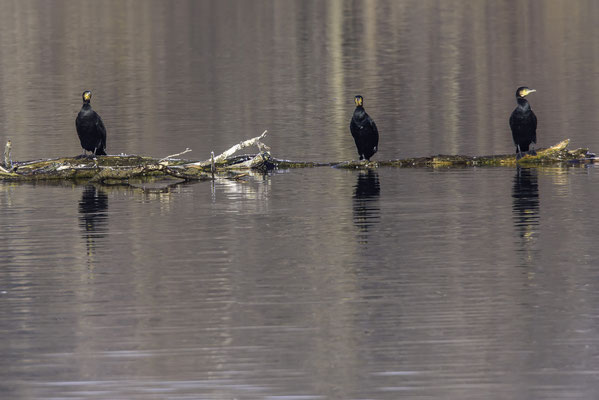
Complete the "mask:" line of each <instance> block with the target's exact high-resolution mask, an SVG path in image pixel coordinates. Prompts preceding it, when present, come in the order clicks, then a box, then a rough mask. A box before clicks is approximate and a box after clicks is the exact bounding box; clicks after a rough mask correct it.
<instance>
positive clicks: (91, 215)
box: [79, 185, 108, 255]
mask: <svg viewBox="0 0 599 400" xmlns="http://www.w3.org/2000/svg"><path fill="white" fill-rule="evenodd" d="M106 210H108V196H107V195H106V193H104V191H103V190H101V189H96V187H95V186H93V185H88V186H85V187H84V188H83V193H82V194H81V200H80V201H79V214H80V215H79V221H80V222H79V225H80V226H81V227H82V228H83V229H85V234H84V236H83V237H84V238H85V239H86V245H87V250H88V255H90V254H91V253H93V250H94V249H95V247H96V245H95V239H97V238H101V237H104V236H105V234H106V233H105V231H106V224H107V222H108V215H107V213H106Z"/></svg>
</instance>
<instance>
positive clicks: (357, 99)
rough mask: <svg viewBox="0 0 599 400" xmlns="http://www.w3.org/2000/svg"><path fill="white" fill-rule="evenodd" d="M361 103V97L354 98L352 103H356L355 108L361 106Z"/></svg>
mask: <svg viewBox="0 0 599 400" xmlns="http://www.w3.org/2000/svg"><path fill="white" fill-rule="evenodd" d="M362 101H363V100H362V98H361V97H356V98H355V99H354V102H355V103H356V106H358V107H359V106H361V105H362Z"/></svg>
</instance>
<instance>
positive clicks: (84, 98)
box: [83, 92, 92, 101]
mask: <svg viewBox="0 0 599 400" xmlns="http://www.w3.org/2000/svg"><path fill="white" fill-rule="evenodd" d="M91 98H92V94H91V92H85V93H83V100H85V101H90V100H91Z"/></svg>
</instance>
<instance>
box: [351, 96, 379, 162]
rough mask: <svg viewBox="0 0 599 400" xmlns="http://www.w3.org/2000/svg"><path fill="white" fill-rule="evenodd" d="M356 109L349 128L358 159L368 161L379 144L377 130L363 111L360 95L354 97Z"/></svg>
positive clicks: (362, 99)
mask: <svg viewBox="0 0 599 400" xmlns="http://www.w3.org/2000/svg"><path fill="white" fill-rule="evenodd" d="M354 102H355V103H356V109H355V111H354V115H353V116H352V119H351V122H350V124H349V130H350V131H351V135H352V136H353V137H354V141H355V142H356V147H357V148H358V155H359V156H360V160H364V159H366V160H368V161H370V157H372V156H373V155H374V153H376V151H377V150H378V145H379V131H378V129H377V128H376V124H375V123H374V121H373V120H372V118H370V116H369V115H368V114H367V113H366V111H364V107H363V105H362V104H363V102H364V98H363V97H362V96H360V95H358V96H356V97H355V98H354Z"/></svg>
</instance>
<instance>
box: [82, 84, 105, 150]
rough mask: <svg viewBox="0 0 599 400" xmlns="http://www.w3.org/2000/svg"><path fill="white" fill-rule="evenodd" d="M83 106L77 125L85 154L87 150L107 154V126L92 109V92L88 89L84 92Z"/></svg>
mask: <svg viewBox="0 0 599 400" xmlns="http://www.w3.org/2000/svg"><path fill="white" fill-rule="evenodd" d="M82 97H83V106H81V111H79V114H77V119H76V120H75V126H76V127H77V136H79V140H80V141H81V147H83V156H85V155H86V154H87V151H91V152H92V153H93V154H94V155H97V156H105V155H106V151H105V150H106V128H105V127H104V123H103V122H102V118H100V116H99V115H98V114H97V113H96V112H95V111H94V110H92V106H91V105H90V104H89V101H90V100H91V98H92V92H90V91H89V90H86V91H85V92H83V94H82Z"/></svg>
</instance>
